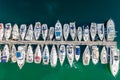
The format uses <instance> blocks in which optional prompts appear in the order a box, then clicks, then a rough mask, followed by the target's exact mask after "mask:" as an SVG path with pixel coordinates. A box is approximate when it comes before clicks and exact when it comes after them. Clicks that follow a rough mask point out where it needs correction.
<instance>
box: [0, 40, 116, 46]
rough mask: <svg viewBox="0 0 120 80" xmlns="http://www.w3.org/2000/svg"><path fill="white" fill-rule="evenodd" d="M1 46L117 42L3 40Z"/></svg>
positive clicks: (0, 42)
mask: <svg viewBox="0 0 120 80" xmlns="http://www.w3.org/2000/svg"><path fill="white" fill-rule="evenodd" d="M0 44H34V45H35V44H39V45H45V44H48V45H52V44H55V45H59V44H66V45H67V44H72V45H106V46H117V42H109V41H35V40H33V41H22V40H18V41H15V40H2V41H0Z"/></svg>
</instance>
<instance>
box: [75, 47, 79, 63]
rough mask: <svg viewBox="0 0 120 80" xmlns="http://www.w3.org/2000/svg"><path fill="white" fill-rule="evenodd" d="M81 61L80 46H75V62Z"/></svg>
mask: <svg viewBox="0 0 120 80" xmlns="http://www.w3.org/2000/svg"><path fill="white" fill-rule="evenodd" d="M79 59H80V46H75V60H76V61H79Z"/></svg>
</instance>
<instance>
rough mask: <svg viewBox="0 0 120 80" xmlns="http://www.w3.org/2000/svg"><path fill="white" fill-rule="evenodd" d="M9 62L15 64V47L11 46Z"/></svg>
mask: <svg viewBox="0 0 120 80" xmlns="http://www.w3.org/2000/svg"><path fill="white" fill-rule="evenodd" d="M11 61H12V62H13V63H15V62H17V58H16V47H15V45H12V49H11Z"/></svg>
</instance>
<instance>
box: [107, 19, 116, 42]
mask: <svg viewBox="0 0 120 80" xmlns="http://www.w3.org/2000/svg"><path fill="white" fill-rule="evenodd" d="M106 27H107V41H113V40H114V38H115V24H114V21H113V20H112V19H109V20H108V21H107V25H106Z"/></svg>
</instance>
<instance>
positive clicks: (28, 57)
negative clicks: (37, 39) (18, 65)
mask: <svg viewBox="0 0 120 80" xmlns="http://www.w3.org/2000/svg"><path fill="white" fill-rule="evenodd" d="M26 62H27V63H33V49H32V46H31V45H29V46H28V49H27V54H26Z"/></svg>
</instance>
